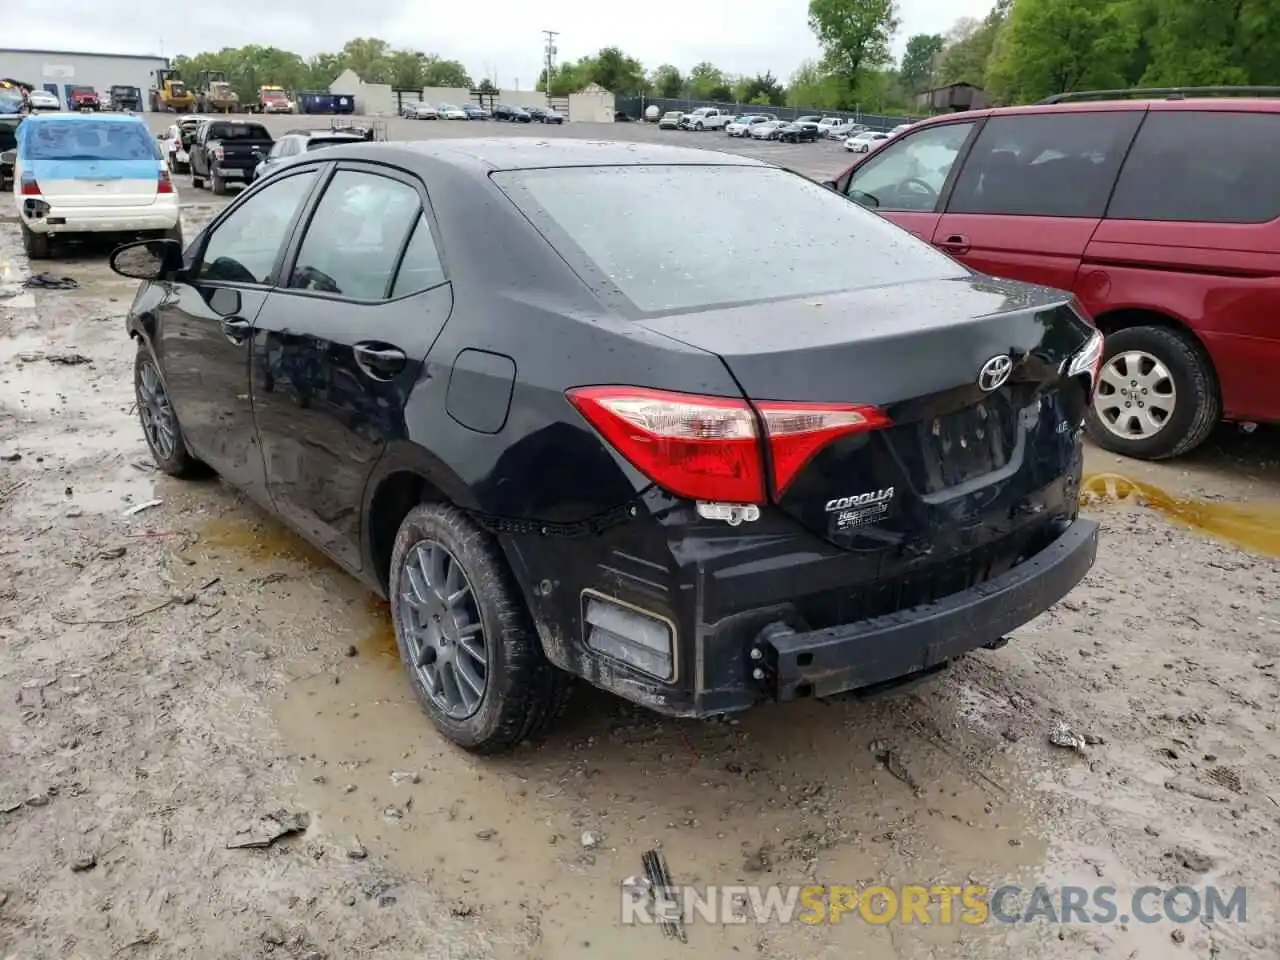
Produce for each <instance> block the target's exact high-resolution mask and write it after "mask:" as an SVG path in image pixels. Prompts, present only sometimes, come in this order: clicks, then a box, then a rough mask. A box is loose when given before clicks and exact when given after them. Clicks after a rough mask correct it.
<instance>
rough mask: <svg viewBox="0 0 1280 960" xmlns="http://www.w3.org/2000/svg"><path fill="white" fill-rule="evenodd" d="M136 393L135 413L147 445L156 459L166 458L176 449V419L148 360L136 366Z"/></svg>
mask: <svg viewBox="0 0 1280 960" xmlns="http://www.w3.org/2000/svg"><path fill="white" fill-rule="evenodd" d="M137 394H138V415H139V416H140V417H141V419H142V431H143V433H144V434H146V438H147V444H148V445H149V446H150V447H151V451H152V453H154V454H155V455H156V458H157V459H158V460H168V459H170V458H171V457H172V456H173V454H174V451H176V450H177V448H178V420H177V417H175V416H174V415H173V405H172V404H171V403H170V402H169V395H168V393H166V392H165V389H164V381H163V380H161V379H160V372H159V371H158V370H156V366H155V364H154V363H152V362H151V361H150V360H147V361H145V362H143V363H142V364H141V365H140V366H139V368H138V386H137Z"/></svg>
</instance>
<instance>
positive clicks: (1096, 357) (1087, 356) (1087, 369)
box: [1067, 330, 1104, 394]
mask: <svg viewBox="0 0 1280 960" xmlns="http://www.w3.org/2000/svg"><path fill="white" fill-rule="evenodd" d="M1103 342H1104V341H1103V336H1102V331H1101V330H1095V331H1093V334H1092V335H1091V336H1090V337H1089V339H1088V340H1087V341H1086V342H1085V345H1084V346H1083V347H1081V348H1080V351H1079V352H1078V353H1077V354H1076V355H1075V356H1074V357H1072V358H1071V361H1070V363H1069V364H1068V366H1067V379H1070V378H1071V377H1080V376H1085V375H1087V376H1088V377H1089V393H1090V394H1092V393H1093V391H1094V389H1095V388H1096V387H1097V386H1098V375H1099V374H1100V373H1101V372H1102V347H1103Z"/></svg>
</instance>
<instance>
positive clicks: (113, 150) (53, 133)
mask: <svg viewBox="0 0 1280 960" xmlns="http://www.w3.org/2000/svg"><path fill="white" fill-rule="evenodd" d="M24 129H25V127H24ZM23 155H24V157H25V158H26V159H28V160H159V159H160V149H159V147H157V146H156V142H155V140H154V139H153V138H152V136H151V134H150V133H148V132H147V128H146V127H144V126H143V125H142V124H141V123H136V122H135V123H120V122H116V121H111V120H80V121H75V120H48V121H44V122H42V123H34V122H32V123H31V124H30V127H29V131H28V132H25V133H24V146H23Z"/></svg>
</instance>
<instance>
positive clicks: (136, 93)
mask: <svg viewBox="0 0 1280 960" xmlns="http://www.w3.org/2000/svg"><path fill="white" fill-rule="evenodd" d="M108 98H109V99H110V101H111V109H112V110H118V111H124V110H132V111H133V112H134V113H137V112H138V111H139V110H141V109H142V91H141V90H140V89H138V88H137V87H128V86H123V85H121V84H116V85H115V86H113V87H112V88H111V90H110V91H109V93H108Z"/></svg>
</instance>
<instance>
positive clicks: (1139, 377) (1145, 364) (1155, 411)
mask: <svg viewBox="0 0 1280 960" xmlns="http://www.w3.org/2000/svg"><path fill="white" fill-rule="evenodd" d="M1177 398H1178V391H1177V388H1176V387H1175V386H1174V383H1173V375H1172V374H1171V373H1170V372H1169V368H1168V367H1167V366H1165V364H1164V363H1163V362H1162V361H1161V360H1160V359H1159V358H1158V357H1155V356H1153V355H1152V354H1150V353H1147V352H1146V351H1144V350H1126V351H1124V352H1122V353H1117V354H1116V355H1115V356H1113V357H1112V358H1111V359H1110V360H1108V361H1107V362H1106V363H1105V364H1104V365H1103V367H1102V370H1101V372H1100V374H1099V376H1098V387H1097V389H1096V390H1095V391H1094V394H1093V409H1094V412H1095V413H1097V415H1098V419H1099V420H1100V421H1102V425H1103V426H1104V427H1106V428H1107V430H1109V431H1110V432H1111V433H1113V434H1115V435H1116V436H1117V437H1123V438H1124V439H1126V440H1145V439H1147V438H1149V437H1154V436H1155V435H1156V434H1157V433H1159V432H1160V431H1161V430H1163V429H1164V426H1165V424H1167V423H1168V422H1169V420H1170V418H1171V417H1172V416H1173V410H1174V405H1175V404H1176V402H1177Z"/></svg>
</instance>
